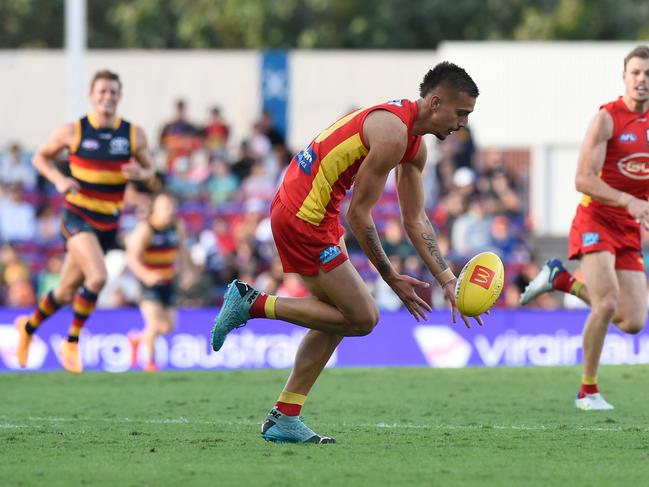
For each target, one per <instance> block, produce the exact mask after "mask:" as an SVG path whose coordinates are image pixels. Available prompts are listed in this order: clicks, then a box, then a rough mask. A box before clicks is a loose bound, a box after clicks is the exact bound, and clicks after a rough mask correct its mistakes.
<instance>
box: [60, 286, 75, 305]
mask: <svg viewBox="0 0 649 487" xmlns="http://www.w3.org/2000/svg"><path fill="white" fill-rule="evenodd" d="M77 289H78V288H77V287H61V288H58V289H56V290H55V291H54V299H56V302H57V303H58V304H59V305H60V306H65V305H66V304H70V303H71V302H72V299H74V295H75V294H76V293H77Z"/></svg>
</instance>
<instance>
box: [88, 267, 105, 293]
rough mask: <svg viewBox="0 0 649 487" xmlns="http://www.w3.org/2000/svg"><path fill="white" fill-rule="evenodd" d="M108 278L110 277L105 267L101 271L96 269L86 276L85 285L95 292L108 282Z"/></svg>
mask: <svg viewBox="0 0 649 487" xmlns="http://www.w3.org/2000/svg"><path fill="white" fill-rule="evenodd" d="M106 279H108V275H107V273H106V270H105V269H104V270H101V271H95V272H93V273H92V274H89V275H88V276H87V277H86V280H85V281H84V285H85V286H86V288H87V289H88V290H90V291H92V292H93V293H98V292H99V291H101V290H102V289H103V287H104V285H105V284H106Z"/></svg>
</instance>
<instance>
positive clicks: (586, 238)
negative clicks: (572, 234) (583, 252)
mask: <svg viewBox="0 0 649 487" xmlns="http://www.w3.org/2000/svg"><path fill="white" fill-rule="evenodd" d="M597 242H599V233H597V232H586V233H582V234H581V243H582V245H583V246H584V247H589V246H591V245H595V244H596V243H597Z"/></svg>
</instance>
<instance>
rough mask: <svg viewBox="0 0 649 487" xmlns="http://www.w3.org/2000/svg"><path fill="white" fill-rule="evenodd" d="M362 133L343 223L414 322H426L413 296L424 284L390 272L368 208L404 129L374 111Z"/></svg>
mask: <svg viewBox="0 0 649 487" xmlns="http://www.w3.org/2000/svg"><path fill="white" fill-rule="evenodd" d="M363 132H364V135H365V140H366V141H367V142H368V144H369V147H370V149H369V152H368V154H367V156H366V157H365V160H364V161H363V163H362V164H361V167H360V169H359V170H358V173H357V174H356V181H355V183H354V191H353V194H352V199H351V201H350V204H349V208H348V210H347V214H346V217H347V222H348V223H349V226H350V228H351V230H352V232H353V233H354V235H355V236H356V239H357V240H358V243H359V245H360V246H361V248H362V249H363V251H364V252H365V254H366V255H367V257H368V258H369V259H370V262H372V264H373V265H374V267H375V268H376V270H377V271H378V273H379V274H380V275H381V277H382V278H383V280H384V281H385V282H386V283H388V284H389V285H390V287H391V288H392V289H393V290H394V292H395V293H396V294H397V296H399V298H400V299H401V301H402V302H403V303H404V305H405V306H406V308H407V309H408V311H410V313H412V315H413V316H414V317H415V319H417V321H419V318H420V317H421V318H423V319H426V315H425V314H424V309H426V310H428V311H430V310H431V308H430V305H429V304H428V303H426V302H425V301H424V300H423V299H421V298H420V297H419V296H418V295H417V293H416V292H415V290H414V288H415V287H426V286H428V284H427V283H424V282H421V281H419V280H417V279H414V278H413V277H409V276H403V275H400V274H398V273H397V272H396V271H395V270H394V268H393V267H392V264H390V260H389V259H388V257H387V255H385V251H384V250H383V247H382V246H381V241H380V239H379V235H378V233H377V231H376V226H375V224H374V220H373V219H372V208H373V207H374V205H375V204H376V202H377V201H378V200H379V198H380V197H381V194H382V193H383V189H384V188H385V183H386V180H387V178H388V174H389V173H390V171H391V170H392V169H393V168H394V166H395V165H396V164H397V162H398V161H399V160H401V158H402V157H403V154H404V152H405V150H406V141H407V133H406V127H405V125H404V124H403V122H401V120H399V118H398V117H396V116H395V115H393V114H391V113H389V112H387V111H376V112H373V113H371V114H370V115H369V116H368V117H367V119H366V120H365V124H364V127H363Z"/></svg>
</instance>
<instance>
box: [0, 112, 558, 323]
mask: <svg viewBox="0 0 649 487" xmlns="http://www.w3.org/2000/svg"><path fill="white" fill-rule="evenodd" d="M173 111H174V113H173V115H172V116H171V117H170V120H168V121H167V122H166V123H164V124H163V125H162V127H161V130H160V134H159V137H158V139H157V141H156V140H154V141H153V143H151V145H152V146H153V147H155V149H154V151H153V155H154V159H155V161H156V163H157V168H158V171H157V175H156V178H155V181H154V182H153V183H151V184H149V185H148V186H147V187H144V186H143V185H141V184H130V185H129V186H128V187H127V192H126V199H125V211H124V215H123V216H122V219H121V222H120V242H121V243H122V245H123V244H124V242H125V240H126V239H127V238H128V233H129V232H130V231H131V230H132V229H133V227H134V226H135V224H136V223H137V221H138V220H139V219H141V218H145V217H146V215H147V213H148V209H149V204H150V193H151V192H152V191H155V190H156V189H160V188H162V187H165V188H167V189H169V190H171V191H172V192H173V193H175V194H176V195H177V197H178V199H179V207H178V216H179V218H182V219H183V221H184V222H185V226H186V228H187V233H188V240H187V242H186V245H187V246H188V248H189V250H190V255H191V258H192V261H193V263H194V265H195V266H196V267H197V268H198V269H200V272H199V273H197V275H196V277H195V279H194V280H193V282H187V283H183V286H182V287H181V288H180V289H179V304H180V305H181V306H212V305H219V304H220V299H221V297H222V295H223V292H224V289H225V286H226V285H227V283H228V282H230V281H231V280H232V279H233V278H235V277H239V278H241V279H244V280H247V281H249V282H252V283H254V284H255V286H257V287H259V288H261V289H263V290H265V291H267V292H269V293H274V294H278V295H281V296H303V295H306V293H307V291H306V289H305V288H304V286H303V284H302V283H301V280H300V279H299V278H298V277H297V276H295V275H291V274H283V272H282V266H281V263H280V262H279V259H278V257H277V254H276V250H275V248H274V245H273V241H272V234H271V229H270V222H269V218H268V213H269V208H270V202H271V200H272V197H273V195H274V193H275V190H276V188H277V186H278V184H279V182H280V181H281V178H282V175H283V171H284V170H285V168H286V167H287V166H288V164H289V163H290V161H291V158H292V156H293V149H294V148H289V147H287V145H286V143H285V137H284V134H283V133H281V131H280V130H278V129H277V128H276V127H275V126H274V123H273V119H272V116H271V115H270V114H269V113H267V112H264V113H262V114H261V115H260V117H259V119H258V120H257V121H256V123H255V124H254V125H253V126H252V127H251V128H250V130H249V133H248V135H247V136H246V137H244V138H243V140H242V141H241V142H240V143H238V144H236V145H235V146H234V148H233V141H231V140H230V125H229V123H228V120H227V118H226V117H225V116H224V114H223V113H221V110H220V109H219V108H218V107H212V108H210V109H209V110H208V113H207V116H206V120H205V121H204V123H202V124H199V123H196V122H194V121H191V120H189V119H188V117H187V107H186V103H185V102H184V101H183V100H178V101H177V102H176V103H175V105H174V106H173ZM153 135H154V134H149V138H150V139H151V138H152V136H153ZM427 143H428V144H429V158H430V160H429V163H428V164H427V170H426V173H425V185H426V188H425V189H426V209H427V212H428V214H429V216H430V219H431V221H432V222H433V224H434V225H435V227H436V229H437V231H438V239H439V245H440V248H441V250H442V252H443V253H444V255H446V256H447V259H448V261H449V262H450V264H451V266H452V267H453V270H454V271H455V272H456V274H457V273H459V271H460V270H461V268H462V266H463V265H464V264H465V263H466V262H467V261H468V260H469V259H470V258H471V257H472V256H473V255H475V254H477V253H479V252H482V251H493V252H495V253H497V254H498V255H500V256H501V258H502V259H503V261H504V263H505V266H506V276H507V282H506V289H505V291H504V292H503V295H502V297H501V299H500V301H499V303H498V306H504V307H516V306H517V305H518V297H519V296H520V292H521V291H522V289H523V288H524V287H525V285H526V284H527V282H529V280H530V279H531V278H532V277H533V276H534V275H535V273H536V272H537V271H538V266H537V265H536V264H535V263H534V261H533V255H532V248H531V241H530V238H529V235H530V231H529V218H528V199H529V198H528V193H529V191H528V175H529V153H528V152H527V151H501V150H486V149H483V150H478V149H477V148H476V146H475V144H474V141H473V138H472V135H471V133H470V131H468V130H463V131H460V132H457V133H455V134H453V135H452V136H450V137H448V138H447V139H446V140H445V141H443V142H439V141H437V140H436V139H430V140H428V139H427ZM30 159H31V157H30V154H28V153H27V152H25V151H24V150H23V148H22V147H21V146H20V145H19V144H18V143H12V144H10V145H9V146H8V147H7V148H6V150H4V151H3V152H0V305H1V306H10V307H31V306H34V304H35V303H36V300H37V299H38V297H40V296H41V295H43V293H45V292H47V291H48V290H49V289H51V288H52V287H53V286H55V285H56V283H57V280H58V277H59V273H60V270H61V266H62V263H63V256H64V250H65V248H64V243H63V241H62V239H61V236H60V233H59V225H60V222H59V211H60V209H61V205H62V197H61V195H58V194H57V193H56V191H55V190H54V188H53V187H52V186H51V185H50V184H49V183H48V182H47V181H46V180H44V179H43V178H42V177H40V176H39V175H38V174H37V173H36V172H35V170H34V169H33V167H32V165H31V160H30ZM58 163H59V164H60V166H59V167H60V168H61V170H62V171H66V170H67V165H66V160H65V156H63V157H62V159H61V161H58ZM347 201H348V200H347ZM343 215H344V208H343ZM374 218H375V222H376V224H377V229H378V230H379V234H380V236H381V238H382V240H383V246H384V248H385V250H386V253H387V255H388V257H389V258H390V260H391V261H392V264H393V265H394V266H395V268H397V269H398V270H399V271H400V272H403V273H406V274H410V275H412V276H415V277H418V278H420V279H425V280H429V281H430V280H431V279H432V277H431V276H430V274H429V273H428V271H427V270H426V269H425V268H424V266H423V265H422V262H421V260H420V259H419V258H418V256H417V254H416V252H415V250H414V248H413V246H412V245H411V243H410V242H409V240H408V239H407V237H406V236H405V234H404V231H403V228H402V226H401V223H400V217H399V208H398V197H397V194H396V189H395V185H394V180H393V178H391V179H390V180H389V181H388V185H387V187H386V190H385V192H384V194H383V197H382V198H381V200H380V201H379V203H378V204H377V205H376V207H375V209H374ZM343 220H344V219H343ZM343 223H344V222H343ZM346 240H347V245H348V249H349V251H350V259H351V260H352V262H353V263H354V265H355V266H356V267H357V269H358V270H359V272H360V273H361V275H362V276H363V278H364V279H365V281H366V282H367V283H368V284H369V285H370V287H371V288H372V292H373V293H374V295H375V297H376V299H377V302H378V304H379V307H380V308H381V309H385V310H398V309H401V308H402V305H401V302H400V301H399V299H398V298H397V297H396V295H394V293H393V292H392V291H391V289H390V288H389V287H388V286H387V285H386V284H385V283H384V282H383V281H382V280H381V279H380V278H379V277H378V274H376V272H375V271H374V269H373V268H372V266H371V265H370V263H369V262H368V260H367V258H366V257H365V256H364V254H363V253H362V251H361V250H360V248H359V246H358V244H357V242H355V239H354V238H353V235H352V234H351V232H349V231H348V232H347V235H346ZM106 261H107V267H108V273H109V281H108V283H107V285H106V287H105V289H104V291H103V292H102V294H101V295H100V298H99V306H100V307H119V306H131V305H135V304H136V303H137V302H138V301H139V298H140V294H139V293H140V288H139V284H138V282H137V280H136V279H135V278H134V277H133V275H132V274H131V273H130V272H129V270H128V268H127V266H126V258H125V254H124V251H123V250H113V251H110V252H109V253H108V255H107V256H106ZM423 292H424V293H426V292H427V293H429V294H428V295H427V296H425V297H426V298H427V299H430V300H431V301H432V303H433V305H434V306H435V307H436V308H443V307H445V306H446V304H445V303H444V300H443V296H442V295H441V293H440V291H439V288H438V286H431V287H430V288H428V289H427V290H424V291H423ZM556 304H557V303H556V301H555V299H553V298H551V297H550V296H549V295H548V296H547V299H546V297H542V298H540V299H539V300H538V301H537V302H536V303H535V305H537V306H540V307H545V308H552V307H555V306H556Z"/></svg>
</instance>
